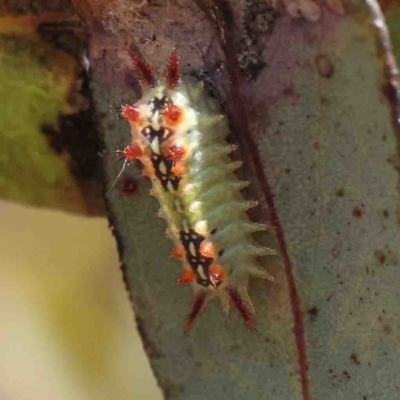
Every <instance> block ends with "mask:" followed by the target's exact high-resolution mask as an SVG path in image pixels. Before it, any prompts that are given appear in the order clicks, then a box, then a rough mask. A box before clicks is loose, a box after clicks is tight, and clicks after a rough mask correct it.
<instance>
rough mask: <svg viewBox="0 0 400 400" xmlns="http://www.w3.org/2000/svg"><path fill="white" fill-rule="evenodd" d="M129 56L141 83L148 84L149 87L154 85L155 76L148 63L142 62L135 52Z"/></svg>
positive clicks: (155, 82) (155, 81)
mask: <svg viewBox="0 0 400 400" xmlns="http://www.w3.org/2000/svg"><path fill="white" fill-rule="evenodd" d="M131 57H132V60H133V62H134V64H135V67H136V72H137V74H138V76H139V79H140V81H141V83H142V84H145V85H147V86H150V87H151V88H153V87H155V86H156V84H157V78H156V75H155V73H154V71H153V69H152V68H151V67H150V65H149V64H147V63H146V62H144V61H143V60H142V59H141V58H140V57H139V56H138V55H137V54H136V53H131Z"/></svg>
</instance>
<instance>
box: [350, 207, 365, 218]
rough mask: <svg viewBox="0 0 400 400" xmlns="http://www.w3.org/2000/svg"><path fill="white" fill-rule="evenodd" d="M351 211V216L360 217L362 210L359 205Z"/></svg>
mask: <svg viewBox="0 0 400 400" xmlns="http://www.w3.org/2000/svg"><path fill="white" fill-rule="evenodd" d="M351 213H352V214H353V217H356V218H361V217H362V215H363V210H362V209H361V208H360V207H354V208H353V210H352V212H351Z"/></svg>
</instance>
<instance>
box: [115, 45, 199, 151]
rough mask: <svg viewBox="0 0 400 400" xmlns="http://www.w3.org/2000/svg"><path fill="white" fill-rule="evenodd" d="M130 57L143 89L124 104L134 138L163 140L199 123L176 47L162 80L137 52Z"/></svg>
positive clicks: (142, 140) (148, 142)
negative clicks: (137, 97)
mask: <svg viewBox="0 0 400 400" xmlns="http://www.w3.org/2000/svg"><path fill="white" fill-rule="evenodd" d="M131 57H132V60H133V62H134V64H135V67H136V71H137V75H138V77H139V80H140V82H141V84H142V88H143V92H144V93H143V97H142V99H141V100H140V101H139V102H137V103H136V104H134V105H129V104H126V105H123V106H122V107H121V116H122V117H123V118H125V119H127V120H128V121H129V122H130V124H131V128H132V136H133V140H139V141H140V142H142V143H143V144H151V143H152V141H153V140H154V139H157V141H158V143H160V144H161V143H163V142H166V141H169V140H170V139H171V138H172V137H173V135H174V134H175V133H177V132H179V131H180V132H187V131H188V130H190V129H191V128H192V127H194V126H196V124H197V113H196V111H195V110H194V109H193V108H191V107H190V106H189V98H188V97H187V95H186V93H185V92H184V91H183V90H182V89H183V84H182V82H181V79H180V71H179V61H178V56H177V53H176V51H175V50H174V51H173V52H172V54H171V56H170V59H169V63H168V67H167V71H166V74H165V77H164V79H163V80H162V81H159V80H158V79H157V77H156V75H155V73H154V71H153V69H152V68H151V67H150V66H149V65H148V64H147V63H146V62H144V61H143V60H142V59H141V58H140V57H139V56H138V55H137V54H132V55H131Z"/></svg>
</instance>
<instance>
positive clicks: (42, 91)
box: [0, 17, 103, 215]
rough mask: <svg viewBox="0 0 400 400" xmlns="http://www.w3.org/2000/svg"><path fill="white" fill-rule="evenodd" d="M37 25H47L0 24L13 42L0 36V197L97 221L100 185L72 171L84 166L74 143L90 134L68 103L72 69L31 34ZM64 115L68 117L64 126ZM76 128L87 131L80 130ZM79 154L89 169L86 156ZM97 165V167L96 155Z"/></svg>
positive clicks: (35, 20) (34, 21) (28, 20)
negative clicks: (81, 133) (82, 135)
mask: <svg viewBox="0 0 400 400" xmlns="http://www.w3.org/2000/svg"><path fill="white" fill-rule="evenodd" d="M47 19H48V18H47ZM42 20H46V18H44V17H43V18H42V19H40V18H39V17H21V18H19V19H18V18H16V17H14V18H13V17H4V18H2V20H1V21H2V22H4V24H3V25H2V30H3V31H5V32H8V33H10V32H11V29H12V28H13V29H14V31H13V33H14V35H13V36H11V35H1V36H0V57H1V64H0V108H1V114H0V126H1V142H0V143H1V148H2V156H1V157H0V169H1V172H2V173H1V178H0V194H1V196H2V197H3V198H4V199H7V200H13V201H18V202H23V203H28V204H30V205H34V206H41V207H43V206H46V207H52V208H61V209H65V210H68V211H73V212H80V213H82V212H83V213H87V214H92V215H93V214H98V213H101V212H102V208H103V206H102V203H101V196H100V190H99V187H98V185H97V187H96V182H94V181H93V180H90V179H88V174H87V173H86V172H85V171H78V172H77V173H75V172H76V171H73V166H74V165H76V164H77V163H79V162H80V160H81V159H82V145H80V146H81V147H80V149H79V148H78V145H77V144H79V143H80V142H81V141H82V139H79V138H77V135H78V134H79V133H80V130H82V129H85V130H86V132H87V131H89V132H90V130H91V129H92V128H93V127H92V125H91V124H90V123H89V122H88V119H87V118H86V119H84V118H82V115H85V111H82V110H80V108H81V107H80V106H79V105H78V103H79V102H77V101H75V104H74V102H73V101H71V99H73V98H75V99H76V98H77V97H78V94H77V90H76V86H77V72H78V70H77V65H76V62H75V60H74V59H73V58H72V57H71V56H70V55H68V54H67V53H65V52H63V51H60V50H57V49H55V48H54V47H52V46H50V45H49V44H47V43H45V42H44V41H42V40H41V39H40V38H39V36H37V35H36V34H34V33H32V32H31V29H33V28H35V27H36V26H37V25H38V24H39V22H40V21H42ZM7 21H8V22H7ZM10 21H13V23H11V22H10ZM54 32H55V29H53V35H54ZM21 33H22V35H21V36H18V34H21ZM81 103H82V101H81ZM78 111H80V113H78ZM75 113H76V114H75ZM71 114H74V115H71ZM86 114H87V112H86ZM62 115H63V116H65V115H70V116H69V117H68V119H66V118H64V119H61V118H60V117H61V116H62ZM77 120H79V121H80V122H84V123H86V125H85V126H83V127H82V128H81V129H78V128H77V127H76V122H75V121H77ZM60 126H62V127H63V131H62V132H61V133H60V132H59V130H60ZM63 135H64V136H63ZM86 137H90V133H89V134H86ZM65 144H66V145H67V147H68V152H67V151H65V148H64V146H65ZM88 149H89V147H88ZM94 151H95V150H94ZM84 152H85V155H84V158H85V161H86V164H88V163H89V162H90V160H91V159H92V158H91V157H90V155H91V150H90V151H89V150H84ZM95 157H96V163H95V164H97V159H98V154H97V153H96V154H95ZM80 168H81V169H83V167H82V165H80ZM86 168H87V169H88V170H89V169H93V167H88V166H87V165H86ZM75 169H77V168H75ZM85 173H86V175H85ZM77 177H79V179H77ZM90 178H92V176H90Z"/></svg>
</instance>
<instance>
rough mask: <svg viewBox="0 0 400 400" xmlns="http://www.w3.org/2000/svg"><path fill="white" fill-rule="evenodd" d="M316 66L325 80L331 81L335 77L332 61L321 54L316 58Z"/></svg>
mask: <svg viewBox="0 0 400 400" xmlns="http://www.w3.org/2000/svg"><path fill="white" fill-rule="evenodd" d="M315 65H316V67H317V71H318V73H319V74H320V76H322V77H323V78H326V79H329V78H331V77H332V76H333V74H334V72H335V69H334V67H333V64H332V61H331V60H330V59H329V58H328V57H327V56H325V55H323V54H320V55H319V56H317V57H316V58H315Z"/></svg>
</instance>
